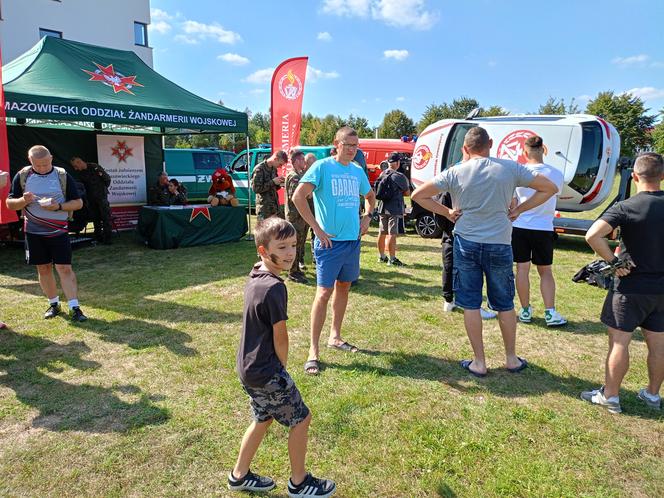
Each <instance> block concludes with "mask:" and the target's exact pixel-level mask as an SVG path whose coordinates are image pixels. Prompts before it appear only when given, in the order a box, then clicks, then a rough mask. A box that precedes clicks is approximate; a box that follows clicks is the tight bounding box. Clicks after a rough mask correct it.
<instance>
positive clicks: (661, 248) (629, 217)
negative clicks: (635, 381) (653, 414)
mask: <svg viewBox="0 0 664 498" xmlns="http://www.w3.org/2000/svg"><path fill="white" fill-rule="evenodd" d="M632 178H633V179H634V183H635V185H636V189H637V192H638V193H637V194H636V195H635V196H634V197H631V198H630V199H627V200H625V201H622V202H618V203H617V204H615V205H614V206H612V207H611V208H609V209H608V210H607V211H606V212H605V213H604V214H602V215H601V216H600V218H599V219H598V220H597V221H595V223H594V224H593V225H592V227H590V230H589V231H588V234H587V235H586V241H587V242H588V244H590V247H592V248H593V249H594V250H595V252H596V253H597V254H599V256H600V257H602V258H603V259H605V260H606V261H607V262H610V263H611V264H612V265H614V266H617V264H618V263H619V258H618V257H616V256H614V254H613V252H612V251H611V249H610V247H609V244H608V242H607V240H606V238H605V237H606V236H607V235H609V234H610V233H611V232H612V231H613V230H615V229H616V228H618V227H620V233H621V236H622V242H623V245H624V250H623V251H621V254H620V258H625V257H626V255H629V256H630V257H631V259H632V260H633V262H634V265H635V266H633V267H632V268H631V269H628V268H618V269H617V270H616V277H617V278H615V280H614V285H613V288H612V289H611V290H609V293H608V295H607V296H606V300H605V301H604V308H603V309H602V316H601V320H602V323H604V324H605V325H606V326H607V327H608V328H609V352H608V355H607V358H606V373H605V382H604V386H603V387H601V388H599V389H595V390H593V391H586V392H583V393H581V398H582V399H584V400H586V401H589V402H591V403H594V404H597V405H601V406H604V407H605V408H607V409H608V410H609V411H610V412H612V413H620V411H621V408H620V399H619V397H618V391H619V390H620V384H621V382H622V380H623V378H624V376H625V374H626V373H627V369H628V368H629V349H628V348H629V343H630V340H631V338H632V332H633V331H634V329H636V328H637V327H641V330H642V332H643V335H644V337H645V340H646V344H647V346H648V380H649V382H648V387H646V388H643V389H641V390H640V391H639V394H638V397H639V399H641V400H642V401H643V402H644V403H645V404H646V405H647V406H649V407H650V408H653V409H656V410H660V409H661V405H662V400H661V397H660V395H659V390H660V388H661V386H662V381H664V257H663V255H664V192H663V191H662V190H661V187H660V184H661V182H662V180H664V160H663V159H662V156H661V155H659V154H655V153H652V152H648V153H645V154H641V155H640V156H639V157H638V158H637V159H636V162H635V163H634V172H633V173H632Z"/></svg>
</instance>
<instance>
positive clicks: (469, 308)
mask: <svg viewBox="0 0 664 498" xmlns="http://www.w3.org/2000/svg"><path fill="white" fill-rule="evenodd" d="M492 145H493V141H492V140H491V138H489V135H488V133H487V132H486V130H485V129H484V128H480V127H479V126H476V127H474V128H471V129H470V130H468V133H466V136H465V138H464V142H463V149H464V152H465V153H466V154H468V157H469V159H468V160H467V161H466V162H464V163H462V164H460V165H458V166H455V167H454V168H450V169H447V170H445V171H443V172H442V173H440V174H438V175H437V176H436V177H434V178H433V179H431V180H429V181H427V182H425V183H424V184H423V185H421V186H419V187H418V188H417V189H416V190H415V191H414V192H413V194H412V196H411V198H412V199H413V200H414V201H415V202H417V203H418V204H420V206H422V207H423V208H424V209H428V210H430V211H432V212H434V213H438V214H441V215H443V216H445V217H447V218H448V219H449V220H450V221H452V222H454V223H455V227H454V235H455V237H454V269H453V282H454V283H453V288H454V295H455V301H456V302H457V303H458V304H459V306H460V307H462V308H463V309H464V324H465V326H466V332H467V334H468V339H469V340H470V344H471V346H472V348H473V353H474V356H475V357H474V359H473V360H463V361H462V362H461V366H462V367H463V368H465V369H466V370H468V371H469V372H470V373H471V374H473V375H476V376H479V377H484V376H485V375H486V372H487V367H486V361H485V358H484V342H483V339H482V318H481V316H480V306H481V304H482V287H483V283H484V282H483V278H484V277H486V282H487V295H488V302H489V307H490V308H492V309H493V310H495V311H497V312H498V319H499V323H500V331H501V332H502V335H503V342H504V344H505V357H506V361H505V365H506V367H507V369H508V370H509V371H510V372H514V373H516V372H520V371H521V370H523V369H524V368H525V367H526V365H527V362H526V360H524V359H522V358H519V357H518V356H517V355H516V351H515V344H516V315H515V313H514V274H513V272H512V246H511V242H512V224H511V221H513V220H515V219H516V218H517V217H518V216H519V214H521V213H523V212H524V211H528V210H529V209H532V208H534V207H536V206H539V205H540V204H542V203H543V202H545V201H546V200H547V199H548V198H549V197H551V196H552V195H554V194H555V193H556V192H557V191H558V189H557V188H556V186H555V185H554V184H553V183H552V182H550V181H549V180H547V179H546V178H544V177H543V176H537V175H534V174H533V173H531V172H530V171H529V170H528V169H527V168H525V167H524V166H521V165H520V164H518V163H516V162H514V161H507V160H502V159H495V158H491V157H489V152H490V151H491V147H492ZM516 187H530V188H532V189H533V190H535V191H536V192H535V194H534V195H533V196H532V197H530V198H529V199H528V200H527V201H526V202H524V203H523V204H520V205H518V206H516V207H514V208H513V209H510V202H511V201H512V198H513V197H514V189H515V188H516ZM440 192H449V193H450V195H451V197H452V209H450V208H447V207H445V206H443V205H442V204H440V203H438V202H436V201H434V200H433V199H432V197H433V196H435V195H437V194H439V193H440Z"/></svg>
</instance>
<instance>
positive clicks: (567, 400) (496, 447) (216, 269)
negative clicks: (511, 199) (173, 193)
mask: <svg viewBox="0 0 664 498" xmlns="http://www.w3.org/2000/svg"><path fill="white" fill-rule="evenodd" d="M375 235H376V232H375V230H372V232H371V234H370V236H368V237H366V238H365V239H364V242H363V247H362V278H361V281H360V285H358V286H357V287H354V288H353V291H352V295H351V299H350V305H349V309H348V313H347V315H346V320H345V323H344V336H345V337H346V338H347V339H348V340H349V341H351V342H353V343H355V344H358V345H359V346H360V347H362V348H363V350H364V352H363V353H359V354H355V355H353V354H344V353H341V352H337V351H330V350H327V349H325V348H324V349H323V350H322V354H323V356H322V361H323V366H324V370H323V372H322V375H321V376H320V377H318V378H311V377H307V376H305V375H304V373H303V371H302V365H303V363H304V361H305V359H306V354H307V345H308V333H309V332H308V327H309V309H310V305H311V301H312V299H313V295H314V292H315V287H314V285H313V284H309V285H306V286H303V285H297V284H292V283H288V287H289V297H290V299H289V316H290V320H289V323H288V327H289V333H290V337H291V358H290V362H289V370H290V372H291V374H292V375H293V377H294V378H295V380H296V383H297V384H298V386H299V387H300V390H301V391H302V393H303V396H304V398H305V400H306V402H307V404H308V405H309V406H310V407H311V409H312V411H313V414H314V420H313V424H312V429H311V439H310V450H309V456H308V464H309V467H310V468H311V469H312V470H313V471H314V472H315V473H316V474H320V475H322V476H325V477H330V478H333V479H335V480H336V481H337V483H338V486H339V492H338V496H346V497H364V496H367V497H368V496H384V497H395V496H404V497H414V496H446V497H447V496H469V497H473V496H626V495H629V496H663V495H664V464H663V462H664V450H663V448H664V444H663V443H664V424H662V420H663V418H662V416H660V415H659V414H657V413H654V412H651V411H648V410H647V409H645V408H644V407H643V406H642V405H641V404H640V403H639V402H638V400H637V399H636V391H637V390H638V388H639V387H641V386H643V385H644V384H645V382H646V366H645V354H646V349H645V344H644V342H643V340H642V337H641V336H640V334H638V333H637V335H636V337H635V341H634V343H633V346H632V365H631V370H630V372H629V374H628V375H627V378H626V379H625V383H624V390H623V392H622V393H621V397H622V403H623V405H624V410H625V413H624V414H623V415H620V416H612V415H610V414H608V413H606V412H604V411H602V410H599V409H596V408H595V407H592V406H589V405H587V404H585V403H583V402H582V401H581V400H579V399H578V394H579V392H580V391H581V390H584V389H587V388H590V387H594V386H597V385H598V384H599V383H600V382H601V379H602V372H603V361H604V355H605V351H606V336H605V331H604V327H603V326H602V325H601V324H600V323H599V322H598V315H599V310H600V306H601V303H602V300H603V293H602V291H600V290H598V289H596V288H592V287H589V286H587V285H583V284H573V283H572V282H571V281H570V277H571V276H572V275H573V274H574V272H576V270H577V269H578V268H579V267H580V266H581V265H582V264H584V263H586V262H588V261H590V260H591V259H593V256H592V254H591V252H590V251H589V250H588V249H587V247H586V246H585V244H584V243H583V241H582V240H581V239H579V238H562V239H561V240H560V241H559V243H558V247H557V252H556V256H555V274H556V277H557V282H558V308H559V309H560V311H561V312H562V313H563V314H564V315H565V316H567V317H568V318H569V319H570V323H569V325H568V326H567V327H565V328H562V329H554V330H550V329H547V328H546V327H545V325H544V319H543V317H542V315H543V309H542V303H541V299H540V298H539V296H537V295H535V296H533V305H534V308H535V313H536V319H535V320H534V322H533V323H532V324H530V325H525V326H524V325H519V338H518V352H519V354H520V355H522V356H524V357H526V358H528V360H529V362H530V364H531V368H529V369H527V370H526V371H524V372H523V374H520V375H511V374H508V373H507V372H505V371H504V369H503V368H502V363H503V359H502V344H501V340H500V332H499V330H498V327H497V323H496V321H495V320H494V321H489V322H485V338H486V343H487V356H488V359H489V367H490V369H491V374H490V375H489V376H488V377H487V378H485V379H475V378H472V377H469V376H468V375H466V374H465V373H464V371H463V370H462V369H461V368H460V367H459V366H458V361H459V360H460V359H462V358H467V357H470V354H471V351H470V346H469V344H468V341H467V339H466V336H465V332H464V328H463V319H462V315H461V314H459V313H450V314H444V313H442V311H441V297H440V273H441V270H440V246H439V241H427V240H423V239H420V238H418V237H417V236H416V235H412V234H411V235H409V236H408V237H406V238H402V239H401V242H402V243H401V244H400V252H399V257H400V258H401V259H402V260H403V261H405V262H407V263H409V266H408V267H405V268H399V269H395V268H393V267H389V266H386V265H382V264H380V263H378V262H377V261H376V250H375V241H376V238H375ZM3 251H4V252H3V258H2V262H0V281H1V283H2V290H1V291H0V292H1V293H2V299H1V300H0V312H1V316H2V318H3V319H4V320H5V321H7V322H8V323H9V324H10V325H11V327H12V328H11V330H9V331H2V332H0V438H2V444H1V445H0V475H2V476H3V477H2V479H0V495H3V496H58V497H61V496H227V493H228V492H227V490H226V488H225V479H226V474H227V472H228V469H229V468H230V467H231V466H232V465H233V463H234V459H235V456H236V452H237V448H238V445H239V442H240V437H241V435H242V432H243V430H244V428H245V427H246V425H247V424H248V423H249V420H250V416H249V411H248V404H247V399H246V397H245V395H244V394H243V391H242V390H241V388H240V386H239V383H238V381H237V377H236V374H235V372H234V367H235V352H236V347H237V343H238V337H239V332H240V324H241V316H242V296H243V286H244V280H245V276H246V274H247V273H248V271H249V269H250V267H251V264H252V262H253V261H254V260H255V254H256V253H255V249H254V247H253V243H252V242H247V241H241V242H237V243H231V244H225V245H219V246H206V247H198V248H190V249H178V250H172V251H153V250H150V249H146V248H144V247H142V246H141V245H139V244H138V243H136V242H135V240H134V238H133V236H132V235H131V234H125V235H123V236H122V237H121V238H120V240H119V241H118V242H117V243H116V244H115V245H114V246H112V247H96V248H83V249H79V250H77V251H76V252H75V269H76V271H77V275H78V279H79V285H80V297H81V303H82V306H83V309H84V310H85V312H86V313H87V314H88V315H89V316H90V317H91V319H90V320H89V321H88V322H86V323H84V324H82V325H80V326H75V325H72V324H70V323H69V322H68V321H67V320H65V319H64V318H56V319H54V320H50V321H45V320H43V319H42V318H41V316H42V312H43V311H44V310H45V309H46V300H45V298H44V297H43V296H42V295H41V291H40V289H39V286H38V284H37V282H36V278H35V272H34V270H33V269H32V268H30V267H27V266H25V265H23V264H22V257H23V254H22V251H21V250H20V249H4V250H3ZM308 257H309V256H308V254H307V259H308ZM308 274H309V275H310V276H312V275H313V274H312V271H311V270H309V271H308ZM312 280H313V279H312ZM533 287H534V288H535V289H536V288H537V285H533ZM286 434H287V431H286V430H285V429H283V428H281V427H278V426H277V425H276V424H275V425H274V426H273V430H272V431H271V433H270V434H269V435H268V437H267V438H266V441H265V443H264V445H263V446H262V448H261V449H260V450H259V452H258V455H257V457H256V460H255V462H254V465H253V468H254V469H255V470H257V471H260V472H264V473H266V474H268V475H271V476H274V477H275V478H276V479H277V481H278V487H277V490H276V492H273V493H272V494H271V496H285V487H286V480H287V478H288V472H289V470H288V458H287V449H286Z"/></svg>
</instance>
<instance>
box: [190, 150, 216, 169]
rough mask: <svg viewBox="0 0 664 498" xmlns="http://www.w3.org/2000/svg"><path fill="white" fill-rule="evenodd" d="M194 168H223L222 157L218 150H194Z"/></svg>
mask: <svg viewBox="0 0 664 498" xmlns="http://www.w3.org/2000/svg"><path fill="white" fill-rule="evenodd" d="M192 156H193V157H194V169H209V170H215V169H217V168H221V158H220V157H219V154H217V153H216V152H192Z"/></svg>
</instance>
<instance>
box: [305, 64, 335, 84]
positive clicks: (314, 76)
mask: <svg viewBox="0 0 664 498" xmlns="http://www.w3.org/2000/svg"><path fill="white" fill-rule="evenodd" d="M338 77H339V73H337V72H336V71H328V72H325V71H321V70H320V69H316V68H315V67H313V66H309V65H307V80H306V81H308V82H309V83H315V82H316V81H318V80H332V79H335V78H338Z"/></svg>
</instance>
